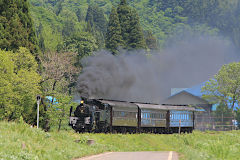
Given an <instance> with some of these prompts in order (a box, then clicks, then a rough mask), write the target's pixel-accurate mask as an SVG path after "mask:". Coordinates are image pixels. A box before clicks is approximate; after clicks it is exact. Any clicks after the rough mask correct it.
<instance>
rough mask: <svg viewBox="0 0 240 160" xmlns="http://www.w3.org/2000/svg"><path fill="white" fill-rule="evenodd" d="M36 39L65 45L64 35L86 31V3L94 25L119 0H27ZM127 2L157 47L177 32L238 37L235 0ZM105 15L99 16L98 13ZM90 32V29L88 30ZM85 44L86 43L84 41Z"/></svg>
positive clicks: (45, 45) (44, 44)
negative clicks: (155, 41)
mask: <svg viewBox="0 0 240 160" xmlns="http://www.w3.org/2000/svg"><path fill="white" fill-rule="evenodd" d="M30 2H31V6H32V7H31V14H32V16H33V18H34V22H35V26H36V31H37V35H38V38H39V39H40V41H39V43H40V44H41V45H40V46H41V48H42V50H60V49H65V50H66V48H65V47H64V45H65V44H64V39H65V37H69V36H70V35H71V34H77V33H79V32H88V31H89V27H88V22H87V21H88V20H89V19H88V17H86V16H87V11H88V6H89V5H90V6H93V8H94V10H95V13H94V14H97V16H98V17H97V18H95V19H94V22H95V25H96V27H95V29H97V28H98V24H99V22H102V23H101V24H102V25H101V28H102V30H106V28H105V27H106V24H105V23H103V22H104V21H105V20H104V19H107V20H108V19H109V15H110V12H111V9H112V6H115V7H117V6H118V4H119V2H120V1H119V0H60V1H58V0H30ZM127 3H128V4H129V5H130V6H132V7H133V8H135V9H136V10H137V13H138V14H139V16H140V21H141V25H142V27H143V30H144V32H145V33H147V32H148V31H152V32H153V34H154V36H155V37H157V39H158V43H159V46H160V47H164V45H165V43H166V40H167V39H168V38H169V37H171V36H173V35H176V34H178V35H179V34H183V32H182V31H185V30H187V31H188V33H191V34H194V33H196V32H197V33H198V34H199V33H200V34H208V35H209V34H210V35H212V34H213V35H217V34H221V35H224V36H226V37H228V38H229V39H231V40H232V41H233V42H234V43H235V45H236V46H239V41H240V36H239V35H240V34H239V32H240V27H239V26H240V25H239V22H240V21H239V19H240V15H239V13H238V12H240V11H239V8H240V5H239V1H238V0H203V1H193V0H168V1H166V0H131V1H127ZM102 12H103V13H104V17H101V15H102V14H101V13H102ZM93 32H95V31H92V34H89V35H88V36H89V39H91V37H92V36H93V37H95V39H96V43H97V45H98V47H100V48H103V47H104V46H103V44H104V43H103V40H104V38H102V37H103V36H104V35H102V33H99V32H97V33H96V32H95V33H93ZM88 33H89V32H88ZM86 46H87V45H86Z"/></svg>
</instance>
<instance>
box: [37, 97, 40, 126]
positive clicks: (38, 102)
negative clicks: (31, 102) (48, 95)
mask: <svg viewBox="0 0 240 160" xmlns="http://www.w3.org/2000/svg"><path fill="white" fill-rule="evenodd" d="M40 101H41V97H40V95H37V128H38V127H39V105H40Z"/></svg>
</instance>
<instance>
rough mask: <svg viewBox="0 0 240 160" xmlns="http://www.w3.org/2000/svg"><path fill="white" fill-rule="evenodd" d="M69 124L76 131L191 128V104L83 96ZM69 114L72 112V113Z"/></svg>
mask: <svg viewBox="0 0 240 160" xmlns="http://www.w3.org/2000/svg"><path fill="white" fill-rule="evenodd" d="M72 112H73V111H72V108H71V110H70V122H69V124H70V125H71V126H72V128H73V129H74V130H75V131H77V132H95V133H99V132H105V133H107V132H111V133H115V132H121V133H126V132H129V133H140V132H146V133H149V132H150V133H177V132H179V129H180V131H181V132H192V130H193V129H194V112H195V108H193V107H189V106H167V105H159V104H147V103H135V102H124V101H113V100H104V99H83V101H81V104H80V105H79V106H78V107H77V108H76V110H75V111H74V113H72ZM72 114H74V115H73V116H72Z"/></svg>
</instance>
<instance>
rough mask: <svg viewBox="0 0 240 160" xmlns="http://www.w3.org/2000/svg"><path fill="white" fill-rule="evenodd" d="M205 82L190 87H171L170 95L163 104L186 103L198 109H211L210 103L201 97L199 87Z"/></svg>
mask: <svg viewBox="0 0 240 160" xmlns="http://www.w3.org/2000/svg"><path fill="white" fill-rule="evenodd" d="M204 84H205V82H203V83H201V84H199V85H196V86H193V87H192V88H173V89H171V96H170V97H168V98H167V99H166V100H165V101H164V102H163V104H165V105H186V106H189V105H191V106H194V107H197V108H199V109H198V110H199V111H212V104H210V103H209V102H208V101H206V100H205V99H203V98H202V95H203V93H202V92H201V88H202V87H203V86H204Z"/></svg>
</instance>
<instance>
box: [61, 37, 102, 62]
mask: <svg viewBox="0 0 240 160" xmlns="http://www.w3.org/2000/svg"><path fill="white" fill-rule="evenodd" d="M97 48H98V46H97V42H96V40H95V39H94V37H93V36H92V35H91V34H90V33H88V32H81V33H79V34H76V35H73V36H71V37H69V38H66V39H65V41H64V46H63V50H64V51H65V52H74V53H77V54H78V55H77V57H78V62H77V64H78V65H80V60H81V59H82V58H83V57H85V56H89V55H91V54H92V53H93V51H95V50H96V49H97Z"/></svg>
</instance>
